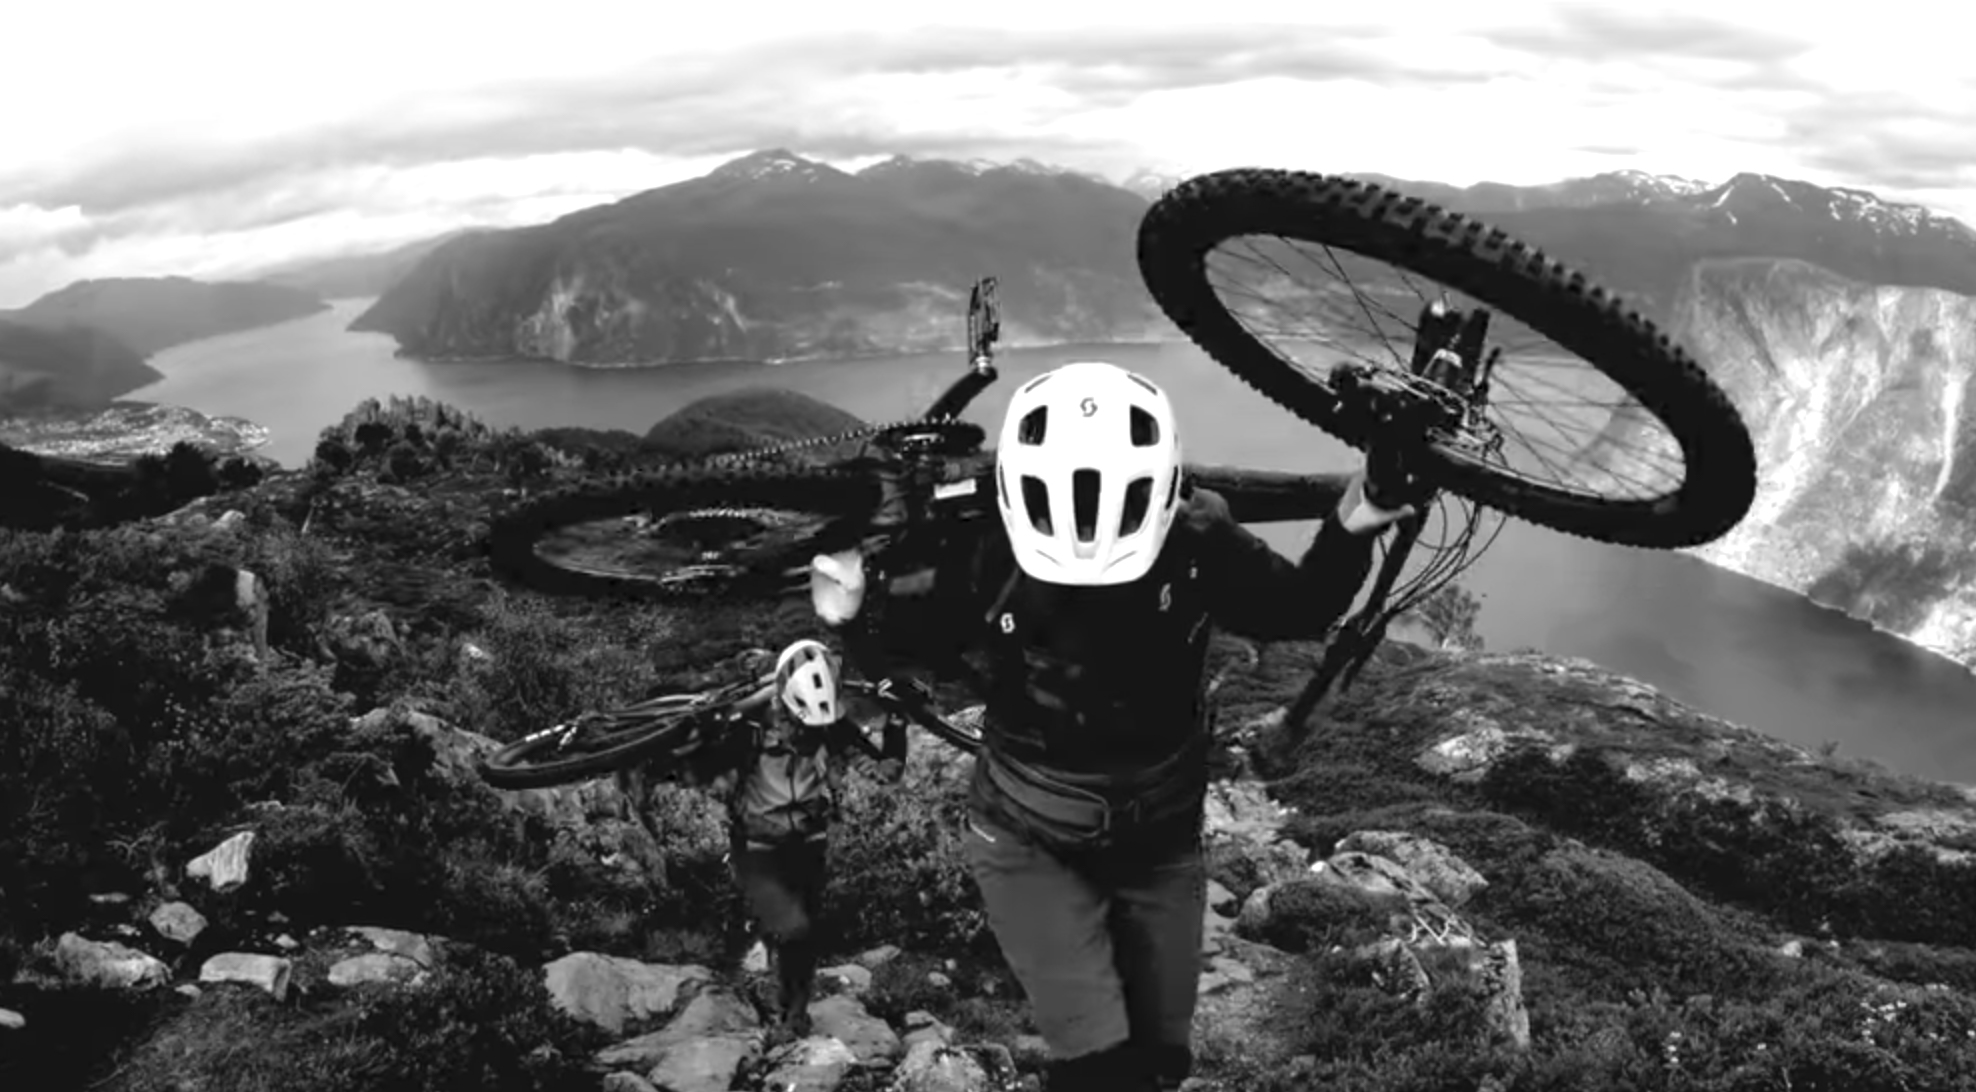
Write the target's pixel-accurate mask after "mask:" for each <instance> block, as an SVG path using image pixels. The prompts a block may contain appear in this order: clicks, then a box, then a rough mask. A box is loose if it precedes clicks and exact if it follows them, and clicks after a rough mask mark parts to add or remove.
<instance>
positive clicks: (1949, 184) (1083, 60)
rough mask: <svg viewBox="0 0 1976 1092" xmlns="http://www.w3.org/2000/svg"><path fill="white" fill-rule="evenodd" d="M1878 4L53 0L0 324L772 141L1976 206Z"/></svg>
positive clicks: (807, 146) (1936, 82) (5, 243)
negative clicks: (295, 5)
mask: <svg viewBox="0 0 1976 1092" xmlns="http://www.w3.org/2000/svg"><path fill="white" fill-rule="evenodd" d="M1905 2H1906V0H1885V2H1883V4H1881V5H1876V9H1882V10H1880V15H1881V18H1880V19H1878V20H1862V19H1861V18H1859V13H1858V12H1857V11H1856V10H1854V11H1838V10H1833V11H1832V12H1831V13H1829V14H1820V12H1818V11H1816V10H1803V9H1800V10H1796V11H1794V12H1793V18H1792V19H1791V20H1790V23H1789V25H1788V26H1779V25H1776V24H1777V23H1778V20H1777V18H1776V12H1777V9H1776V8H1775V7H1773V6H1771V5H1768V4H1762V5H1760V6H1751V7H1750V8H1749V10H1747V11H1744V10H1739V6H1738V3H1736V2H1734V0H1724V2H1718V3H1711V4H1707V5H1689V6H1688V7H1687V8H1686V9H1685V10H1677V9H1662V10H1656V9H1653V8H1651V7H1644V6H1639V5H1633V6H1628V7H1625V8H1620V7H1616V6H1608V5H1591V6H1587V5H1578V6H1572V7H1564V6H1562V5H1550V6H1547V5H1539V4H1522V5H1518V4H1514V3H1512V4H1507V5H1503V4H1497V5H1489V6H1486V7H1487V10H1486V11H1484V10H1482V9H1483V8H1484V7H1485V6H1484V5H1473V4H1468V5H1460V4H1452V3H1449V4H1442V3H1427V2H1421V3H1411V4H1394V5H1388V6H1386V7H1385V8H1379V7H1375V6H1363V7H1360V8H1357V9H1351V10H1350V11H1343V12H1328V11H1325V10H1323V9H1324V8H1329V7H1332V6H1331V5H1324V6H1319V5H1310V4H1303V3H1281V4H1277V3H1266V4H1265V3H1257V4H1253V5H1249V10H1250V12H1251V14H1252V15H1253V18H1252V19H1249V20H1241V21H1238V20H1236V19H1235V18H1233V17H1232V16H1233V13H1232V12H1227V13H1224V12H1220V11H1217V12H1214V13H1212V16H1209V15H1203V16H1198V17H1192V18H1191V19H1183V18H1180V17H1174V16H1163V15H1159V14H1155V13H1153V12H1151V11H1135V12H1133V13H1132V19H1131V21H1130V22H1129V23H1124V22H1118V21H1112V22H1105V21H1103V20H1102V19H1100V18H1097V17H1091V16H1085V15H1083V14H1082V13H1080V12H1078V11H1077V10H1076V8H1077V5H1076V4H1067V3H1055V4H1026V3H1023V2H1015V3H1009V4H1003V5H998V6H997V8H996V9H994V10H993V12H992V14H993V15H994V17H995V22H994V25H980V26H964V25H924V23H923V22H915V21H914V20H923V18H924V14H925V12H924V9H923V6H922V7H921V8H910V7H907V6H904V5H891V4H870V5H858V4H847V5H839V6H833V7H830V8H829V10H827V11H823V10H812V9H810V8H807V7H804V8H796V7H791V8H790V9H789V10H788V12H787V13H786V15H785V13H784V12H783V11H782V10H781V9H779V8H778V9H777V11H776V13H775V15H774V17H772V18H769V17H764V16H763V14H762V12H761V10H760V9H759V8H756V7H753V6H749V5H734V7H736V8H748V9H749V10H745V11H735V12H732V13H727V14H721V13H715V14H714V15H708V16H696V18H698V19H700V21H699V22H691V21H689V22H686V23H681V22H680V21H679V18H678V16H677V13H672V12H670V6H665V9H666V10H665V11H662V10H661V7H662V6H659V5H651V6H638V7H633V6H630V5H622V4H616V5H612V4H592V3H587V2H581V0H576V2H570V3H563V4H558V5H556V6H555V8H554V9H553V10H550V9H543V8H541V7H539V6H533V7H520V6H517V7H515V8H514V9H513V10H507V11H504V10H502V9H501V8H500V7H499V5H492V6H489V5H478V6H474V7H465V8H460V9H458V10H448V8H447V7H446V6H444V5H431V6H428V5H424V4H420V5H404V4H399V5H396V6H395V8H394V6H392V5H381V4H369V5H367V4H363V3H359V4H357V5H355V6H354V7H350V6H345V7H343V8H339V9H338V10H337V11H336V12H333V13H329V12H325V13H319V16H311V17H310V19H308V20H302V19H301V18H300V17H298V16H297V15H295V14H294V13H293V10H292V9H287V13H286V14H284V9H280V8H279V7H278V6H275V5H261V6H254V5H246V4H234V3H209V4H203V5H202V4H198V3H190V4H188V3H184V2H181V3H178V4H174V5H152V6H145V7H136V6H132V7H130V8H129V9H128V10H125V11H121V12H120V13H119V14H118V15H117V16H116V19H117V22H116V23H115V26H116V27H117V28H118V30H117V33H116V34H114V35H106V33H105V31H104V30H103V27H104V26H106V25H108V24H106V22H105V20H107V19H108V18H110V17H109V16H108V15H107V14H106V13H104V12H100V11H92V10H91V8H90V6H89V5H88V4H87V3H83V2H81V0H75V2H72V3H69V4H65V5H46V6H43V7H44V9H45V10H44V11H43V12H40V13H37V14H36V15H33V16H30V17H28V18H27V20H26V22H25V25H24V26H23V27H22V28H21V29H20V31H19V33H18V34H17V35H16V38H17V40H19V41H32V42H34V43H35V48H33V49H30V50H27V51H25V61H26V63H25V65H24V66H16V67H14V68H10V69H7V70H5V71H0V94H5V95H6V96H7V101H9V102H10V103H13V104H16V105H17V106H18V105H19V104H23V103H25V104H29V107H30V108H28V109H25V110H21V109H13V110H10V111H9V114H8V116H7V118H6V119H5V120H0V137H4V138H5V140H6V145H5V146H6V147H8V148H9V150H10V154H9V155H8V157H7V158H6V160H5V161H4V162H0V306H14V305H19V304H21V303H25V302H27V300H29V299H31V298H33V297H34V296H35V295H38V294H40V293H41V292H44V291H48V290H51V289H53V288H56V287H59V286H60V285H61V284H64V283H67V282H68V281H70V280H74V279H77V278H80V277H86V276H119V275H131V276H140V275H159V274H164V273H185V274H188V275H194V276H208V277H221V276H232V275H241V274H244V273H247V272H249V271H252V270H254V269H258V268H263V267H266V266H269V265H272V264H276V263H280V262H284V261H288V260H292V259H294V258H297V257H301V256H306V255H313V254H328V253H337V252H356V251H361V250H370V249H378V248H381V247H384V246H389V245H394V244H396V243H399V242H404V241H407V240H410V239H413V238H419V237H422V236H427V235H432V234H437V233H439V232H441V231H446V230H450V229H452V228H456V227H461V226H466V225H469V224H489V225H508V224H518V223H528V222H536V221H539V220H543V219H547V218H550V217H553V216H556V215H559V214H561V213H563V212H567V211H571V210H573V209H576V208H580V207H583V206H585V205H589V204H595V203H598V202H601V201H607V200H613V199H615V198H617V197H621V196H623V195H625V194H627V193H631V192H636V191H638V190H642V189H648V188H651V187H653V186H658V185H663V184H666V183H668V182H672V181H677V180H679V179H681V178H686V177H691V176H694V175H697V174H700V173H704V172H705V171H706V170H707V169H709V168H711V167H712V166H714V165H716V164H718V163H719V162H721V161H723V160H726V159H728V158H732V157H733V156H736V155H740V154H743V153H746V152H749V151H752V150H755V149H759V148H764V147H771V146H784V147H790V148H794V149H797V150H799V151H802V152H804V153H805V154H809V155H812V156H815V157H818V158H821V159H825V160H828V161H831V162H836V163H839V164H840V165H842V164H851V165H856V164H858V163H861V162H864V161H868V160H870V159H874V158H877V157H882V156H886V155H891V154H894V153H905V154H911V155H928V156H952V157H984V158H990V159H1013V158H1016V157H1019V156H1029V157H1032V158H1036V159H1040V160H1043V161H1046V162H1055V163H1060V164H1062V165H1065V166H1069V167H1075V168H1078V169H1083V170H1090V171H1095V172H1097V173H1101V174H1106V175H1109V176H1111V177H1115V178H1117V177H1123V176H1125V175H1127V174H1129V173H1131V172H1132V171H1134V170H1136V169H1139V168H1142V167H1143V168H1152V169H1154V170H1161V171H1167V172H1171V173H1176V174H1187V173H1194V172H1198V171H1203V170H1212V169H1216V168H1220V167H1225V166H1232V165H1237V164H1268V165H1280V166H1301V167H1309V168H1313V169H1320V170H1367V171H1379V172H1382V173H1386V174H1391V175H1398V176H1401V177H1416V178H1431V179H1435V180H1439V181H1447V182H1453V183H1457V184H1462V183H1469V182H1475V181H1481V180H1484V179H1493V180H1497V181H1505V182H1521V183H1529V182H1543V181H1553V180H1556V179H1558V178H1563V177H1568V176H1571V175H1579V174H1588V173H1593V172H1596V171H1600V170H1612V169H1618V168H1622V167H1635V168H1639V169H1642V170H1648V171H1656V172H1664V173H1672V174H1682V175H1687V176H1690V177H1698V178H1704V179H1710V180H1719V179H1721V178H1725V177H1727V176H1728V175H1729V174H1733V173H1735V172H1737V171H1741V170H1754V171H1763V172H1768V173H1774V174H1781V175H1788V176H1794V177H1800V178H1805V179H1807V180H1810V181H1814V182H1821V183H1825V184H1843V185H1852V186H1858V187H1861V188H1866V189H1871V190H1874V191H1876V192H1879V193H1882V194H1883V195H1885V196H1888V197H1892V198H1897V199H1906V200H1913V201H1918V202H1921V203H1924V204H1928V205H1930V206H1932V207H1935V208H1938V209H1941V210H1943V211H1947V212H1949V213H1951V214H1954V215H1958V216H1960V217H1962V218H1963V219H1964V220H1965V221H1966V222H1972V223H1976V164H1972V157H1970V156H1968V154H1967V150H1968V149H1970V148H1972V147H1976V65H1969V64H1967V63H1965V62H1963V61H1962V60H1961V59H1960V58H1959V57H1958V56H1957V52H1958V47H1957V46H1956V44H1955V43H1957V42H1959V41H1966V40H1967V37H1966V36H1964V35H1959V34H1956V33H1953V32H1944V33H1929V32H1926V31H1925V30H1922V31H1917V29H1916V26H1915V24H1914V23H1913V21H1912V19H1911V18H1909V17H1907V16H1905V15H1904V14H1903V13H1902V12H1901V11H1898V10H1893V9H1898V8H1899V7H1900V5H1901V4H1903V3H1905ZM1238 6H1240V5H1238ZM1806 7H1810V6H1806ZM405 8H409V9H413V10H411V11H403V10H396V9H405ZM1114 10H1115V9H1114ZM1940 10H1941V11H1943V12H1946V11H1947V10H1949V9H1946V8H1943V9H1940ZM1913 14H1914V16H1916V17H1919V15H1920V14H1921V11H1920V9H1917V11H1916V12H1915V13H1913ZM663 15H670V18H662V17H661V16H663ZM860 15H863V16H865V18H862V19H861V18H859V17H860ZM1224 15H1227V16H1228V17H1227V18H1222V16H1224ZM1930 18H1932V19H1934V20H1935V21H1936V22H1940V21H1941V20H1942V19H1947V18H1955V19H1963V20H1964V21H1966V19H1965V17H1961V16H1956V17H1950V16H1947V15H1937V16H1931V17H1930ZM331 19H333V22H331V21H330V20H331ZM720 20H724V21H720ZM849 24H858V25H855V26H852V25H849ZM108 39H114V40H108ZM78 55H81V56H90V57H92V58H93V60H94V62H95V63H94V64H93V65H92V66H91V67H90V68H89V70H88V71H87V73H86V75H82V74H79V70H78V69H77V67H76V65H75V63H74V62H75V59H76V57H77V56H78ZM37 66H38V67H37Z"/></svg>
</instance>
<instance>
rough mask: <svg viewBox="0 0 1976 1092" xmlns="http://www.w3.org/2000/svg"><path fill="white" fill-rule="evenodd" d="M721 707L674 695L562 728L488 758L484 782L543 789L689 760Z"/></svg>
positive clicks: (500, 786) (482, 766) (482, 767)
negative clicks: (664, 759)
mask: <svg viewBox="0 0 1976 1092" xmlns="http://www.w3.org/2000/svg"><path fill="white" fill-rule="evenodd" d="M719 705H720V703H718V702H716V701H711V700H709V699H708V698H707V697H706V696H705V695H701V694H669V695H667V696H665V697H662V698H654V699H652V700H651V701H648V702H642V703H640V704H638V705H633V706H628V707H626V708H624V709H620V710H615V711H613V712H610V713H605V714H601V715H597V716H594V717H591V718H584V719H579V720H577V721H575V722H573V723H570V724H559V725H557V726H555V727H553V728H548V729H545V730H543V731H540V732H536V733H535V734H533V735H530V736H527V737H525V738H522V739H518V740H516V741H515V742H513V743H510V744H508V745H507V746H505V747H503V748H501V749H500V750H498V751H496V752H494V753H493V754H491V755H489V756H487V757H486V758H485V759H483V760H482V761H481V763H480V777H481V780H483V781H485V782H487V783H488V784H489V785H492V786H494V787H495V788H497V789H539V788H544V787H547V786H550V785H567V784H570V783H573V782H577V781H588V780H590V779H592V778H596V777H604V776H607V775H609V774H610V773H611V772H612V771H614V770H617V769H620V768H622V767H625V766H629V765H633V764H635V763H638V762H644V761H649V760H651V759H653V758H657V757H660V756H661V755H663V754H666V753H668V752H669V753H670V754H671V755H672V756H673V757H674V758H678V759H683V758H684V757H685V756H686V755H688V754H691V753H692V752H693V751H695V750H698V749H699V748H700V747H701V746H702V745H704V743H705V742H706V738H705V733H706V731H707V729H709V728H710V727H712V726H713V723H714V718H713V717H712V716H711V715H710V714H711V713H712V712H714V711H715V710H717V709H718V707H719Z"/></svg>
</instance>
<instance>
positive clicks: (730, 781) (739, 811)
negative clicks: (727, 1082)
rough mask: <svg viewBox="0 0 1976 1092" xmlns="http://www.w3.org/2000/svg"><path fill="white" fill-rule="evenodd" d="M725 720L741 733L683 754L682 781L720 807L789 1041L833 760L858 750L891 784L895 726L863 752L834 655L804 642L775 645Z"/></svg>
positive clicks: (828, 816)
mask: <svg viewBox="0 0 1976 1092" xmlns="http://www.w3.org/2000/svg"><path fill="white" fill-rule="evenodd" d="M737 719H738V721H739V723H738V725H737V726H738V727H739V728H740V729H741V730H739V731H729V732H727V733H725V734H723V735H721V736H719V737H717V739H716V742H714V743H713V744H712V745H711V746H710V747H709V748H708V749H707V750H706V752H705V753H703V754H698V755H695V756H693V757H692V759H691V768H692V771H693V779H694V780H700V781H702V782H703V783H704V784H706V786H707V787H708V788H710V789H711V791H712V792H713V793H714V794H715V795H716V797H718V798H722V799H724V800H725V801H726V804H727V811H728V840H729V854H728V860H729V862H730V865H731V867H732V869H733V873H734V880H735V884H736V886H738V887H739V888H740V889H741V893H742V896H743V898H744V899H745V900H746V902H747V904H748V909H749V912H750V914H751V915H752V916H753V917H754V918H755V920H756V921H757V922H758V923H759V924H760V926H761V929H762V932H763V933H764V934H765V935H766V937H767V939H768V941H769V943H770V947H771V948H772V949H773V951H774V952H775V964H776V978H777V994H776V1004H777V1008H778V1010H779V1015H780V1018H781V1019H780V1025H779V1027H778V1028H777V1038H778V1039H789V1038H801V1037H803V1036H805V1035H807V1034H809V1012H808V1009H809V1003H810V997H811V994H812V992H813V987H814V985H815V978H816V962H817V956H818V952H819V945H818V940H817V936H816V928H815V927H816V921H817V918H818V915H819V914H820V912H821V909H822V899H823V891H824V887H825V884H826V882H827V879H828V875H829V868H828V853H829V837H830V827H831V824H832V822H833V821H834V819H835V818H836V815H837V809H838V806H839V802H840V799H841V796H842V773H843V766H842V764H841V763H839V762H837V761H834V760H837V759H845V758H855V757H856V756H858V755H863V756H864V757H866V758H869V759H871V760H873V761H874V762H876V763H877V764H878V770H879V775H880V777H881V778H882V779H883V780H885V781H887V782H890V783H897V782H898V781H899V780H900V779H901V778H902V777H903V776H904V770H905V758H906V729H905V724H904V722H903V721H900V720H898V719H897V718H888V720H887V721H886V724H885V729H884V742H883V745H882V746H874V745H873V744H872V742H871V740H869V739H868V738H866V736H865V734H864V731H863V729H861V728H860V727H859V726H858V724H857V722H856V721H854V720H852V719H851V718H850V717H849V715H848V713H847V710H846V708H845V705H844V702H843V700H842V695H841V694H840V691H839V675H838V664H837V661H836V658H835V657H834V656H833V655H832V654H831V652H830V650H829V649H828V648H826V647H825V646H824V645H823V644H822V643H821V642H818V641H815V640H809V639H804V640H799V641H796V642H795V643H793V644H791V645H789V647H787V648H785V649H783V650H782V653H781V655H780V656H778V657H777V658H776V661H775V673H774V676H773V680H772V681H771V683H770V685H769V686H768V687H767V688H765V689H764V690H763V691H761V692H759V693H758V694H756V695H755V696H754V697H752V698H750V699H747V700H744V701H743V702H742V703H741V704H740V705H739V706H738V707H737Z"/></svg>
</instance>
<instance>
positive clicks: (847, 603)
mask: <svg viewBox="0 0 1976 1092" xmlns="http://www.w3.org/2000/svg"><path fill="white" fill-rule="evenodd" d="M864 591H865V578H864V553H863V552H862V551H860V550H859V549H857V547H855V546H854V547H852V548H851V549H848V550H845V551H843V552H842V553H836V554H818V555H817V556H816V557H814V558H811V559H810V606H811V607H813V608H815V610H816V615H817V617H818V618H821V619H823V621H824V623H825V624H827V625H832V626H841V625H843V624H844V623H845V622H848V621H850V620H851V619H853V618H856V617H857V616H858V608H859V607H862V606H863V605H864Z"/></svg>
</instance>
